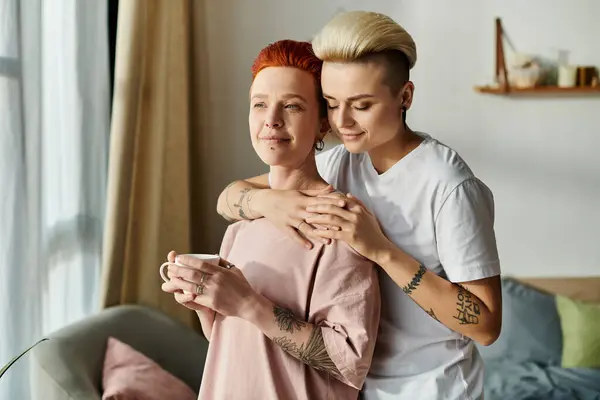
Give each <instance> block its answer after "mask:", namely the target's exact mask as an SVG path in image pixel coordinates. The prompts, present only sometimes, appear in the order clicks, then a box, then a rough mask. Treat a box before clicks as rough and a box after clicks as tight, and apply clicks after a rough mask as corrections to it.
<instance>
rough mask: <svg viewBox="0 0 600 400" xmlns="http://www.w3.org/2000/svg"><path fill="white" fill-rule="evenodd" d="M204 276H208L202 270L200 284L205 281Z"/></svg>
mask: <svg viewBox="0 0 600 400" xmlns="http://www.w3.org/2000/svg"><path fill="white" fill-rule="evenodd" d="M204 278H206V274H205V273H204V272H202V275H200V284H202V283H204Z"/></svg>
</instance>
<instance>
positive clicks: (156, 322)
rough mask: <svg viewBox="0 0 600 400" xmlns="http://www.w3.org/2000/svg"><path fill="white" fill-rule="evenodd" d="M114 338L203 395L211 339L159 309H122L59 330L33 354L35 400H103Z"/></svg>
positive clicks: (136, 307) (126, 307)
mask: <svg viewBox="0 0 600 400" xmlns="http://www.w3.org/2000/svg"><path fill="white" fill-rule="evenodd" d="M109 337H114V338H116V339H118V340H119V341H121V342H123V343H125V344H127V345H129V346H131V347H132V348H134V349H135V350H137V351H138V352H140V353H142V354H144V355H145V356H146V357H148V358H150V359H151V360H153V361H154V362H156V363H157V364H159V365H160V367H162V368H163V369H164V370H166V371H167V372H169V373H170V374H172V375H174V376H175V377H177V378H179V379H180V380H182V381H183V382H185V383H186V384H187V385H188V386H189V387H190V388H193V389H194V390H195V391H196V392H198V390H199V388H200V380H201V378H202V372H203V369H204V362H205V358H206V352H207V349H208V342H207V341H206V339H205V338H204V337H203V336H201V335H199V334H198V333H196V332H194V331H193V330H191V329H190V328H188V327H186V326H184V325H183V324H181V323H179V322H177V321H174V320H173V319H171V318H170V317H168V316H166V315H165V314H163V313H162V312H160V311H158V310H155V309H152V308H149V307H144V306H139V305H122V306H115V307H112V308H108V309H105V310H103V311H101V312H99V313H98V314H96V315H93V316H90V317H88V318H86V319H84V320H82V321H80V322H77V323H74V324H72V325H69V326H67V327H65V328H63V329H61V330H58V331H56V332H55V333H53V334H51V335H50V336H49V340H47V341H44V342H42V343H40V344H38V345H37V346H36V347H35V348H34V349H33V350H32V357H31V368H32V381H31V388H32V398H33V399H35V400H37V399H40V400H41V399H43V400H80V399H85V400H95V399H97V400H100V399H101V398H102V392H101V390H102V368H103V363H104V356H105V352H106V345H107V340H108V338H109Z"/></svg>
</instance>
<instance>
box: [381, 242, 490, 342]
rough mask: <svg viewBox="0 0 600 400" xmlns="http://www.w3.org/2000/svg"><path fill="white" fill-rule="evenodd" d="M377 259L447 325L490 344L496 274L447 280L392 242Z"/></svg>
mask: <svg viewBox="0 0 600 400" xmlns="http://www.w3.org/2000/svg"><path fill="white" fill-rule="evenodd" d="M391 246H393V244H391ZM379 262H380V265H381V267H382V268H383V269H384V270H385V271H386V272H387V273H388V274H389V276H390V277H391V278H392V279H393V280H394V282H396V284H398V286H400V287H401V288H402V290H403V291H404V293H406V294H407V295H409V296H410V297H411V298H412V299H413V300H414V301H415V302H416V303H417V304H418V305H419V306H420V307H421V308H422V309H423V310H425V312H427V314H429V315H430V316H431V317H432V318H434V319H436V320H438V321H439V322H441V323H442V324H444V325H446V326H447V327H448V328H450V329H452V330H454V331H456V332H458V333H461V334H463V335H465V336H467V337H470V338H471V339H473V340H475V341H477V342H478V343H480V344H482V345H484V346H488V345H490V344H492V343H493V342H494V341H495V340H496V339H497V338H498V336H499V335H500V329H501V325H502V290H501V282H500V276H494V277H490V278H484V279H479V280H474V281H467V282H461V283H453V282H449V281H447V280H446V279H444V278H442V277H440V276H438V275H436V274H435V273H433V272H431V271H428V270H427V269H426V268H425V267H424V266H423V265H422V264H420V263H419V262H418V261H416V260H415V259H413V258H412V257H410V256H408V255H407V254H406V253H404V252H403V251H402V250H400V249H398V248H397V247H395V246H394V247H391V248H390V250H389V251H388V252H386V253H384V254H383V255H382V258H381V260H380V261H379Z"/></svg>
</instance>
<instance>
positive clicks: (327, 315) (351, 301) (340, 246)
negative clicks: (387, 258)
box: [309, 241, 381, 389]
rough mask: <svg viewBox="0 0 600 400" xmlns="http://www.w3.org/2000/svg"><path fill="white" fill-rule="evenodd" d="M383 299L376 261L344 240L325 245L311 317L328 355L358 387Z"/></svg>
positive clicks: (370, 352) (367, 363)
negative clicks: (360, 252) (321, 335)
mask: <svg viewBox="0 0 600 400" xmlns="http://www.w3.org/2000/svg"><path fill="white" fill-rule="evenodd" d="M380 307H381V299H380V293H379V281H378V276H377V271H376V269H375V265H374V264H373V263H372V262H371V261H369V260H367V259H365V258H363V257H362V256H360V255H359V254H357V253H356V252H355V251H354V250H352V249H351V248H350V247H349V246H347V245H346V244H344V243H341V242H337V241H336V242H333V243H331V244H330V245H328V246H325V247H324V250H323V255H322V256H321V259H320V260H319V264H318V268H317V272H316V275H315V283H314V287H313V294H312V296H311V300H310V310H309V321H310V322H311V323H314V324H317V325H320V326H321V329H322V333H323V340H324V341H325V346H326V348H327V353H328V354H329V357H330V358H331V360H332V361H333V362H334V364H335V365H336V367H337V369H338V371H340V373H341V374H342V377H343V380H342V381H343V382H344V383H346V384H347V385H350V386H353V387H354V388H357V389H360V388H361V387H362V385H363V383H364V381H365V378H366V376H367V373H368V371H369V368H370V366H371V360H372V358H373V351H374V349H375V342H376V338H377V332H378V328H379V314H380Z"/></svg>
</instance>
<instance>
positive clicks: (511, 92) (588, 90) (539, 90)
mask: <svg viewBox="0 0 600 400" xmlns="http://www.w3.org/2000/svg"><path fill="white" fill-rule="evenodd" d="M475 91H477V92H479V93H485V94H494V95H498V96H553V95H557V96H600V86H596V87H580V86H579V87H577V86H575V87H558V86H536V87H531V88H515V87H507V88H506V89H505V88H503V87H491V86H477V87H475Z"/></svg>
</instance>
